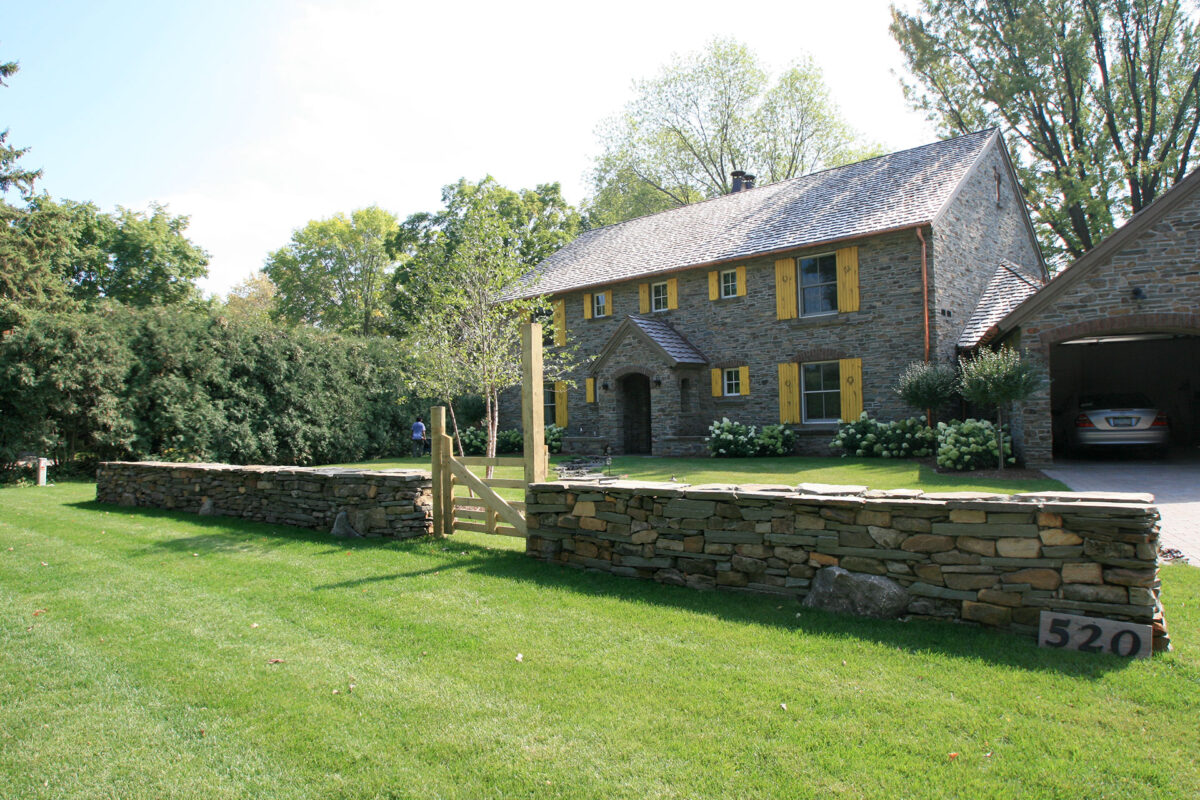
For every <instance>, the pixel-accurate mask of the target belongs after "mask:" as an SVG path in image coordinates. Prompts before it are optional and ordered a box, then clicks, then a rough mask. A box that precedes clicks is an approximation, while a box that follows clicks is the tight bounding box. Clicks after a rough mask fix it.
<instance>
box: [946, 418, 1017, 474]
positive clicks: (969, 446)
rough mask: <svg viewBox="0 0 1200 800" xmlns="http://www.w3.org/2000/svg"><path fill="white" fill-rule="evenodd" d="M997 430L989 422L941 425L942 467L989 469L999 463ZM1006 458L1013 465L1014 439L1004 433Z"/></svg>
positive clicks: (966, 421)
mask: <svg viewBox="0 0 1200 800" xmlns="http://www.w3.org/2000/svg"><path fill="white" fill-rule="evenodd" d="M996 438H997V437H996V428H995V426H994V425H992V423H991V422H988V421H987V420H985V419H967V420H952V421H951V422H939V423H938V427H937V442H938V454H937V463H938V466H939V467H944V468H946V469H986V468H989V467H995V466H996V465H997V463H998V459H997V457H996V454H997V452H998V448H997V446H996ZM1004 456H1005V459H1004V460H1005V461H1006V462H1008V463H1009V464H1012V463H1015V461H1016V459H1014V458H1013V457H1012V437H1011V436H1009V435H1008V432H1007V430H1005V431H1004Z"/></svg>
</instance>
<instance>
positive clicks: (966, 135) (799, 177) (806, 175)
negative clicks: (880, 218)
mask: <svg viewBox="0 0 1200 800" xmlns="http://www.w3.org/2000/svg"><path fill="white" fill-rule="evenodd" d="M998 130H1000V128H999V127H997V126H992V127H991V128H981V129H980V130H977V131H971V132H970V133H962V134H959V135H958V136H951V137H949V138H948V139H938V140H937V141H934V142H926V143H925V144H919V145H916V146H914V147H906V148H904V149H903V150H894V151H892V152H890V153H882V154H881V155H877V156H871V157H870V158H864V159H862V160H860V161H851V162H849V163H847V164H838V165H837V166H835V167H824V168H823V169H818V170H813V171H812V172H806V173H804V174H803V175H793V176H792V177H790V178H784V179H782V180H778V181H775V182H774V183H764V184H763V185H761V186H759V185H755V186H754V188H752V189H743V190H741V191H740V192H726V193H725V194H719V195H716V196H715V197H706V198H704V199H703V200H698V201H696V202H695V203H685V204H684V205H681V206H675V207H674V208H664V209H663V210H662V211H654V212H651V213H649V214H643V215H642V216H640V217H632V218H631V219H623V220H621V221H620V222H610V223H609V224H607V225H601V226H600V227H598V228H591V229H590V230H587V231H584V232H583V234H580V236H583V235H584V234H588V233H594V232H596V231H602V230H606V229H611V228H616V227H618V226H620V225H628V224H629V223H631V222H637V221H639V220H644V219H650V218H651V217H657V216H659V215H662V214H670V213H672V212H674V211H681V210H683V209H685V208H695V207H696V206H702V205H704V204H705V203H712V202H715V201H717V200H724V199H725V198H728V197H740V196H742V195H746V194H750V193H751V192H756V191H758V190H759V189H769V188H771V187H777V186H783V185H784V184H790V183H796V182H799V181H802V180H805V179H807V178H812V177H814V176H816V175H824V174H825V173H827V172H833V171H835V170H839V169H846V168H848V167H855V166H858V165H859V164H867V163H870V162H871V161H878V160H880V159H883V158H892V157H894V156H899V155H903V154H905V153H912V152H915V151H917V150H924V149H926V148H928V147H938V146H941V145H944V144H946V143H947V142H954V141H958V140H959V139H967V138H969V137H972V136H979V135H981V134H985V133H986V134H989V136H990V134H992V133H994V132H996V131H998ZM577 238H578V237H577Z"/></svg>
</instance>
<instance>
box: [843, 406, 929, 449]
mask: <svg viewBox="0 0 1200 800" xmlns="http://www.w3.org/2000/svg"><path fill="white" fill-rule="evenodd" d="M936 438H937V437H936V435H935V434H934V432H933V430H932V429H931V428H930V427H929V426H928V425H926V424H925V417H924V416H920V417H909V418H908V419H898V420H895V421H893V422H880V421H879V420H876V419H871V418H870V417H868V416H867V412H865V411H864V412H863V413H862V415H861V416H860V417H859V418H858V419H856V420H855V421H854V422H843V423H841V424H840V425H839V426H838V432H837V433H836V434H834V437H833V441H831V442H830V443H829V446H830V447H831V448H833V449H835V450H839V449H840V450H841V451H842V456H843V457H845V456H859V457H862V458H924V457H925V456H929V455H933V451H934V444H935V442H936Z"/></svg>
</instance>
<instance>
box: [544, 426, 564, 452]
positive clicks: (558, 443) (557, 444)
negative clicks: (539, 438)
mask: <svg viewBox="0 0 1200 800" xmlns="http://www.w3.org/2000/svg"><path fill="white" fill-rule="evenodd" d="M566 432H567V429H566V428H560V427H558V426H557V425H547V426H546V429H545V436H546V447H547V448H549V450H550V452H551V453H561V452H562V440H563V434H564V433H566Z"/></svg>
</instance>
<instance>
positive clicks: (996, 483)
mask: <svg viewBox="0 0 1200 800" xmlns="http://www.w3.org/2000/svg"><path fill="white" fill-rule="evenodd" d="M564 458H569V456H554V457H552V458H551V459H550V465H551V467H552V469H551V475H550V479H551V480H554V478H555V475H554V470H553V466H554V464H556V463H558V462H559V461H560V460H562V459H564ZM612 462H613V463H612V468H611V469H610V470H608V471H609V473H611V474H612V475H622V476H628V477H629V478H631V479H634V480H649V481H665V480H670V479H671V477H672V476H674V477H675V478H677V479H678V480H679V481H680V482H682V483H692V484H699V483H779V484H787V485H792V486H794V485H796V484H798V483H835V484H854V485H858V486H863V485H865V486H867V487H869V488H871V489H924V490H925V491H927V492H1002V493H1006V494H1013V493H1016V492H1045V491H1053V490H1059V491H1062V490H1066V488H1067V487H1066V486H1065V485H1063V484H1062V483H1060V482H1059V481H1056V480H1051V479H1050V478H1043V479H1040V480H1029V479H1016V480H1014V479H1008V478H1002V479H998V480H996V479H986V478H979V477H976V476H974V475H972V474H971V473H970V472H963V473H954V474H944V473H939V472H935V471H934V470H932V469H931V468H929V467H926V466H923V465H920V464H918V463H916V462H914V461H889V460H885V459H880V458H799V457H796V458H650V457H646V456H614V457H613V460H612ZM341 466H357V467H371V468H373V469H399V468H420V469H429V459H427V458H426V459H415V458H391V459H383V460H379V461H363V462H359V463H357V464H344V465H341ZM496 477H498V478H520V477H521V470H520V468H518V467H500V468H497V471H496ZM517 494H520V492H519V491H518V492H516V494H514V495H513V496H514V497H515V496H516V495H517Z"/></svg>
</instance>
